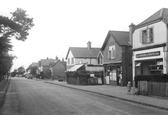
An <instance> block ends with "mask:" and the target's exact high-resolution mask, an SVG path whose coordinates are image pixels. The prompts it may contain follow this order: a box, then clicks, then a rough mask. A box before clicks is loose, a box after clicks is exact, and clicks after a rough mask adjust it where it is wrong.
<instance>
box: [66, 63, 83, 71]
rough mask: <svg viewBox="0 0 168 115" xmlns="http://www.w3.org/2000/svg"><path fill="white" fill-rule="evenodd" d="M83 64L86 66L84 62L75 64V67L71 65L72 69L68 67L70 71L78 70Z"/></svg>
mask: <svg viewBox="0 0 168 115" xmlns="http://www.w3.org/2000/svg"><path fill="white" fill-rule="evenodd" d="M82 66H84V64H78V65H74V66H73V67H71V68H70V69H68V71H77V70H78V69H80V68H81V67H82Z"/></svg>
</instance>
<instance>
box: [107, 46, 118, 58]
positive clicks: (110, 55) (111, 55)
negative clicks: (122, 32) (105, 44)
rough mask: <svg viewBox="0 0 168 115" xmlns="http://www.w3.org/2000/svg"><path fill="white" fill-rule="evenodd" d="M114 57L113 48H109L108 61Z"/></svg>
mask: <svg viewBox="0 0 168 115" xmlns="http://www.w3.org/2000/svg"><path fill="white" fill-rule="evenodd" d="M115 55H116V51H115V46H110V47H109V50H108V59H114V58H115Z"/></svg>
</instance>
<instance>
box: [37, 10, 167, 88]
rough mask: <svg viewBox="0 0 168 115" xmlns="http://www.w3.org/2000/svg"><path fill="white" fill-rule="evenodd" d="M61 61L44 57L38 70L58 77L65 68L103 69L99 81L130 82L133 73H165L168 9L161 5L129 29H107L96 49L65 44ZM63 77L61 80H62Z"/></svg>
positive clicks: (132, 79)
mask: <svg viewBox="0 0 168 115" xmlns="http://www.w3.org/2000/svg"><path fill="white" fill-rule="evenodd" d="M65 59H66V62H65V61H64V60H59V59H58V58H56V59H44V60H40V61H39V62H38V68H39V69H38V71H39V73H40V72H41V73H42V74H43V76H45V77H53V78H58V76H64V77H63V78H66V74H65V71H78V70H86V71H103V73H104V75H103V84H109V85H119V79H120V78H121V76H122V85H123V86H126V85H127V83H128V81H131V83H134V77H135V76H136V75H151V74H167V73H168V9H166V8H162V9H160V10H158V11H157V12H155V13H154V14H153V15H151V16H150V17H149V18H147V19H145V20H144V21H142V22H141V23H139V24H137V25H134V24H131V25H130V26H129V31H108V33H107V35H106V37H105V40H104V42H103V44H102V47H100V48H93V47H92V46H91V42H90V41H89V42H88V43H87V47H69V49H68V52H67V55H66V58H65ZM64 80H65V79H64Z"/></svg>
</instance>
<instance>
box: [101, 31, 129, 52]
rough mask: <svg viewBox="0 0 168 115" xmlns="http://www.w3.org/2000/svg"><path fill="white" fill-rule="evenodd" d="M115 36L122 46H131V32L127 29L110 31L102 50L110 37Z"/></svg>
mask: <svg viewBox="0 0 168 115" xmlns="http://www.w3.org/2000/svg"><path fill="white" fill-rule="evenodd" d="M111 36H112V37H113V38H114V40H115V41H116V43H117V44H118V45H120V46H130V44H129V32H127V31H109V32H108V34H107V36H106V38H105V41H104V43H103V45H102V48H101V50H103V49H104V48H105V46H106V44H107V42H108V40H109V39H110V37H111Z"/></svg>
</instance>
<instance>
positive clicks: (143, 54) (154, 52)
mask: <svg viewBox="0 0 168 115" xmlns="http://www.w3.org/2000/svg"><path fill="white" fill-rule="evenodd" d="M167 15H168V9H166V8H162V9H160V10H159V11H157V12H156V13H154V14H153V15H151V16H150V17H149V18H147V19H146V20H145V21H143V22H141V23H140V24H138V25H136V26H132V43H133V49H132V51H133V78H134V77H135V76H136V75H151V74H167V73H168V17H167ZM133 80H134V79H133Z"/></svg>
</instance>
